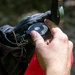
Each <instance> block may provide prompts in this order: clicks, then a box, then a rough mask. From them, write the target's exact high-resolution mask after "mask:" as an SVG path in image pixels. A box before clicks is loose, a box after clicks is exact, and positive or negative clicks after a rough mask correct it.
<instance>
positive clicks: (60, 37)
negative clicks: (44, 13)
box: [30, 19, 73, 75]
mask: <svg viewBox="0 0 75 75" xmlns="http://www.w3.org/2000/svg"><path fill="white" fill-rule="evenodd" d="M44 22H45V24H46V25H47V26H48V27H49V29H50V31H51V34H52V39H48V40H44V39H43V38H42V36H41V35H40V34H39V33H38V32H36V31H31V34H30V35H31V37H32V39H33V41H34V44H35V47H36V54H37V59H38V61H39V63H40V65H41V66H42V68H43V69H44V70H45V72H46V75H69V74H70V70H71V54H72V50H73V43H72V42H71V41H70V40H69V39H68V36H67V35H66V34H65V33H63V32H62V30H61V29H60V28H59V27H57V25H55V24H54V23H53V22H51V21H49V20H47V19H45V20H44Z"/></svg>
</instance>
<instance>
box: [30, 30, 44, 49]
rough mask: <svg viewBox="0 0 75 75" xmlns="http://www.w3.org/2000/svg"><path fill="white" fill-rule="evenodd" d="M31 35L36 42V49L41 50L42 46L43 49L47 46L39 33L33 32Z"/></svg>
mask: <svg viewBox="0 0 75 75" xmlns="http://www.w3.org/2000/svg"><path fill="white" fill-rule="evenodd" d="M30 35H31V37H32V40H33V41H34V44H35V46H36V48H41V46H42V47H43V45H45V41H44V39H43V37H42V36H41V35H40V34H39V33H38V32H37V31H34V30H33V31H31V33H30Z"/></svg>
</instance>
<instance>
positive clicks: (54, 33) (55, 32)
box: [44, 19, 63, 37]
mask: <svg viewBox="0 0 75 75" xmlns="http://www.w3.org/2000/svg"><path fill="white" fill-rule="evenodd" d="M44 22H45V24H46V25H47V26H48V28H49V29H50V31H51V34H52V36H53V37H59V36H60V35H59V34H61V35H62V34H63V32H62V30H61V29H60V28H59V27H58V26H57V25H56V24H55V23H53V22H52V21H50V20H48V19H45V20H44Z"/></svg>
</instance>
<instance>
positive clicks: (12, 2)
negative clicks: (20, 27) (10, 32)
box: [0, 0, 51, 25]
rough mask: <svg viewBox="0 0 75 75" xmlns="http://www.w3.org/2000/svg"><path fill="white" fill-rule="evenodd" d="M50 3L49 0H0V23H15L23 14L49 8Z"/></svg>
mask: <svg viewBox="0 0 75 75" xmlns="http://www.w3.org/2000/svg"><path fill="white" fill-rule="evenodd" d="M50 3H51V2H50V0H0V25H3V24H10V25H16V23H17V22H18V21H19V19H20V17H21V16H22V15H23V14H26V13H28V12H31V11H40V12H41V11H42V12H43V11H46V10H49V9H50V5H51V4H50Z"/></svg>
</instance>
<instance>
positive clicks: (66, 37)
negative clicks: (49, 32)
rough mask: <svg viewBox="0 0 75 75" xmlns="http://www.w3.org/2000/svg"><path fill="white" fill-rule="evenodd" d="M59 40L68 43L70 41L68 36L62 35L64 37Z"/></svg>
mask: <svg viewBox="0 0 75 75" xmlns="http://www.w3.org/2000/svg"><path fill="white" fill-rule="evenodd" d="M59 40H61V41H63V42H66V41H68V36H67V35H66V34H62V36H60V37H59Z"/></svg>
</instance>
